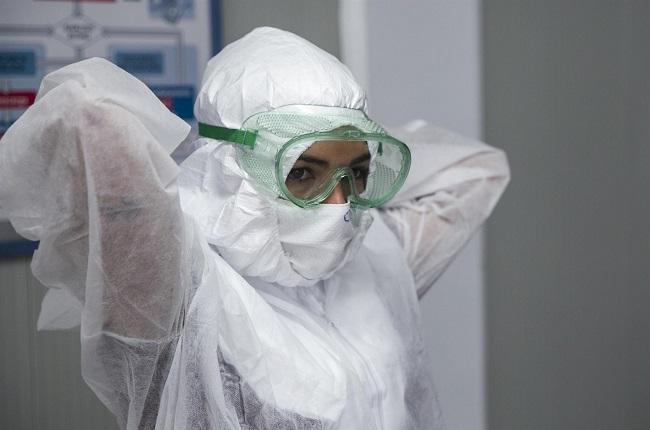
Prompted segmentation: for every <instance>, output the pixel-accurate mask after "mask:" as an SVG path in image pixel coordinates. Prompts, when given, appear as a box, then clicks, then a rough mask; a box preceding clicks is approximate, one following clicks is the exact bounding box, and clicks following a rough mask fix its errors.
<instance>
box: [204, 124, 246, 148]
mask: <svg viewBox="0 0 650 430" xmlns="http://www.w3.org/2000/svg"><path fill="white" fill-rule="evenodd" d="M199 136H203V137H209V138H210V139H216V140H225V141H227V142H232V143H238V144H240V145H244V146H249V147H251V148H255V140H257V132H256V131H254V130H239V129H236V128H226V127H219V126H217V125H210V124H205V123H203V122H200V123H199Z"/></svg>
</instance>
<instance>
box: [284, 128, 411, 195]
mask: <svg viewBox="0 0 650 430" xmlns="http://www.w3.org/2000/svg"><path fill="white" fill-rule="evenodd" d="M322 134H323V135H324V136H322V139H319V138H318V137H319V136H309V137H301V138H299V139H294V140H293V141H290V142H289V143H287V145H285V147H284V148H283V149H282V150H281V151H280V152H279V153H278V161H277V166H278V172H277V177H278V178H279V179H280V180H281V181H283V183H282V184H281V185H280V188H281V189H282V191H283V194H285V196H286V197H287V198H288V199H289V200H291V201H293V202H294V203H296V204H297V205H299V206H302V207H307V206H313V205H316V204H318V203H321V202H323V201H325V200H327V199H328V198H329V197H330V196H331V195H332V193H335V192H336V193H337V196H339V197H340V195H341V193H342V195H343V198H345V199H346V200H348V201H350V202H351V203H353V204H356V205H358V206H363V207H375V206H378V205H380V204H382V203H384V202H386V201H387V200H389V199H390V198H391V197H393V196H394V195H395V193H396V192H397V190H399V188H400V187H401V186H402V184H403V182H404V179H405V178H406V174H407V173H408V169H409V166H410V154H409V152H408V149H407V148H406V146H405V145H404V144H402V143H401V142H399V141H397V140H395V139H392V138H391V137H389V136H386V135H360V136H359V137H357V138H353V139H350V138H349V137H340V138H334V137H335V136H333V135H332V133H322ZM339 186H340V189H338V190H337V187H339Z"/></svg>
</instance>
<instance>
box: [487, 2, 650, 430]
mask: <svg viewBox="0 0 650 430" xmlns="http://www.w3.org/2000/svg"><path fill="white" fill-rule="evenodd" d="M483 34H484V38H485V41H484V47H485V50H484V58H485V98H484V99H485V124H486V127H485V130H486V131H485V135H486V138H487V139H488V141H490V142H494V143H497V144H499V145H502V146H503V147H504V148H505V149H506V151H507V152H508V154H509V157H510V161H511V164H512V171H513V180H512V183H511V186H510V188H509V190H508V191H507V192H506V194H505V196H504V199H503V200H502V202H501V203H500V205H499V207H498V208H497V211H496V213H495V216H494V217H493V221H492V222H491V223H490V224H489V226H488V230H487V232H488V235H487V268H488V286H489V288H488V294H487V303H488V308H487V309H488V323H489V324H488V339H489V348H488V351H489V353H488V357H489V360H488V361H489V375H490V376H489V390H488V393H489V395H488V399H489V423H490V428H491V429H495V430H509V429H513V430H519V429H527V430H535V429H540V430H541V429H555V430H562V429H567V430H568V429H571V430H581V429H585V430H586V429H589V430H597V429H626V430H637V429H638V430H641V429H647V428H650V412H648V408H647V406H648V400H649V399H650V395H649V394H650V392H649V387H650V384H649V382H650V378H649V370H648V362H650V353H649V352H648V347H649V345H650V336H649V330H648V327H650V320H649V317H648V312H647V305H648V303H650V300H649V299H650V297H649V295H650V293H649V290H648V286H649V285H648V284H649V281H650V276H649V270H648V268H647V267H648V266H647V258H648V256H649V255H650V249H649V244H650V238H649V232H650V229H648V227H647V221H646V220H647V218H648V215H650V204H649V196H650V193H649V192H648V190H649V189H650V177H649V174H648V172H649V169H648V165H650V152H649V151H650V150H649V145H648V143H649V142H650V127H649V126H648V118H650V88H649V84H648V71H649V70H650V55H649V50H648V45H647V41H648V40H649V39H650V5H649V4H648V2H646V1H643V0H630V1H611V0H593V1H589V2H585V1H582V2H580V1H561V0H551V1H545V2H533V1H526V2H522V1H518V0H486V1H485V2H484V17H483Z"/></svg>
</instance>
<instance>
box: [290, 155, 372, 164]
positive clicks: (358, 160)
mask: <svg viewBox="0 0 650 430" xmlns="http://www.w3.org/2000/svg"><path fill="white" fill-rule="evenodd" d="M369 159H370V153H369V152H366V153H365V154H362V155H360V156H358V157H356V158H355V159H353V160H352V161H350V165H354V164H358V163H361V162H363V161H366V160H369ZM297 161H304V162H306V163H314V164H318V165H319V166H329V164H330V163H329V162H328V161H326V160H323V159H321V158H317V157H312V156H311V155H305V154H303V155H301V156H300V157H299V158H298V160H297Z"/></svg>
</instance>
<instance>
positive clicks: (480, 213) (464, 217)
mask: <svg viewBox="0 0 650 430" xmlns="http://www.w3.org/2000/svg"><path fill="white" fill-rule="evenodd" d="M391 132H392V133H393V135H395V136H396V137H398V138H401V139H402V140H403V141H404V142H406V143H407V144H408V145H409V148H410V149H411V153H412V159H413V162H412V166H411V173H410V175H409V177H408V179H407V181H406V183H405V185H404V187H403V188H402V190H401V191H400V192H399V193H398V195H397V196H396V197H395V198H394V199H393V200H392V201H391V202H389V204H388V205H386V206H384V207H383V208H381V209H380V211H379V213H380V214H381V216H382V218H383V219H384V221H386V223H387V224H388V226H389V227H390V228H391V230H392V231H393V232H394V233H395V234H396V236H397V237H398V239H399V241H400V243H401V244H402V246H403V247H404V250H405V251H406V255H407V261H408V264H409V266H410V267H411V270H412V272H413V275H414V278H415V285H416V287H417V292H418V297H422V296H423V295H424V294H425V293H426V292H427V291H428V290H429V288H431V286H432V285H433V283H434V282H435V280H436V279H437V278H438V277H439V276H440V275H441V274H442V272H443V271H444V269H445V268H446V267H447V266H448V264H449V263H450V262H451V260H452V259H453V257H454V256H455V255H456V254H457V253H458V252H459V251H460V249H461V248H462V247H463V245H464V244H465V243H467V241H468V240H469V239H470V238H471V236H472V234H473V233H474V232H475V231H476V229H477V228H478V227H479V226H480V225H481V224H482V223H483V221H484V220H485V219H486V218H487V217H488V215H489V214H490V212H491V211H492V209H493V208H494V206H495V205H496V203H497V201H498V200H499V197H500V196H501V193H502V192H503V190H504V189H505V187H506V185H507V184H508V180H509V177H510V176H509V169H508V162H507V159H506V156H505V154H504V153H503V152H502V151H501V150H498V149H496V148H493V147H490V146H488V145H486V144H484V143H481V142H477V141H473V140H471V139H467V138H464V137H462V136H459V135H456V134H454V133H451V132H448V131H446V130H442V129H440V128H437V127H433V126H431V125H428V124H426V123H424V122H423V121H416V122H412V123H410V124H407V125H406V126H404V127H401V128H398V129H394V130H391Z"/></svg>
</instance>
